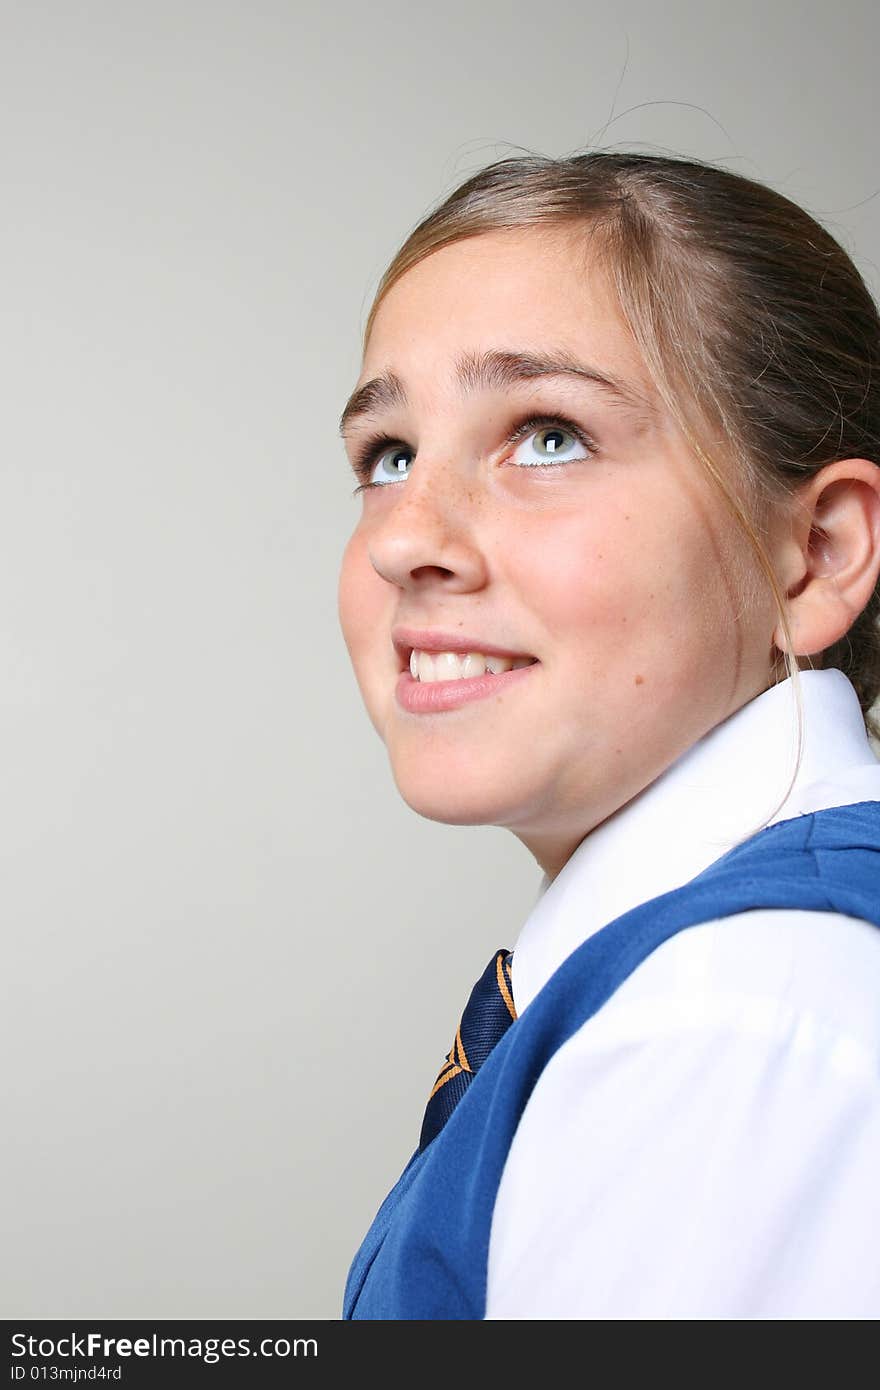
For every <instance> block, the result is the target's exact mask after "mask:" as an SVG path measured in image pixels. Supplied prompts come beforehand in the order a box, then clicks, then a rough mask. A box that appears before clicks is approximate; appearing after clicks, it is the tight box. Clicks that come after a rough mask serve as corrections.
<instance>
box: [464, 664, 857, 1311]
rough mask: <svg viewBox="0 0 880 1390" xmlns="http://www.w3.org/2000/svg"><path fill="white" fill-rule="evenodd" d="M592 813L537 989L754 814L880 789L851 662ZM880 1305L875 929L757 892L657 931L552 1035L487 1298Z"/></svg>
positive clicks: (709, 1307)
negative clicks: (569, 1029)
mask: <svg viewBox="0 0 880 1390" xmlns="http://www.w3.org/2000/svg"><path fill="white" fill-rule="evenodd" d="M800 680H801V688H802V692H803V702H804V722H805V735H804V737H805V743H804V750H803V759H802V765H801V769H800V772H799V774H798V777H797V780H796V782H795V783H794V786H793V789H792V791H791V793H790V795H789V796H788V797H787V799H786V800H785V801H784V803H783V804H782V805H781V806H778V802H779V800H780V798H782V796H783V794H784V792H785V790H786V788H787V786H788V784H789V781H790V778H791V774H792V772H793V770H794V756H795V752H796V746H795V741H796V734H797V728H796V712H795V703H794V692H793V685H792V682H791V680H790V679H787V680H784V681H782V682H781V683H780V684H778V685H776V686H774V687H773V688H772V689H770V690H768V691H765V692H763V693H762V694H761V695H758V696H756V697H755V698H754V699H753V700H751V701H749V702H748V703H747V704H746V705H744V706H743V707H742V708H741V709H739V710H737V711H736V712H735V713H734V714H732V715H731V716H730V717H729V718H728V719H726V720H725V721H723V722H722V723H721V724H719V725H718V726H717V727H716V728H714V729H712V730H711V731H710V732H709V733H708V734H707V735H706V736H705V737H704V738H702V739H700V740H699V741H698V742H697V743H696V744H695V745H694V746H693V747H691V748H690V749H688V750H687V751H686V752H685V753H684V754H683V755H682V756H681V757H680V758H679V759H677V760H676V762H675V763H674V764H673V765H672V766H671V767H669V768H668V769H667V770H666V771H665V772H664V773H663V774H662V775H661V776H660V777H659V778H657V779H656V780H655V781H654V782H653V783H652V784H651V785H650V786H649V787H647V788H646V789H645V790H644V791H643V792H641V793H640V794H639V795H638V796H637V797H635V798H634V799H633V800H631V801H629V802H627V804H626V805H625V806H623V807H621V808H620V809H619V810H618V811H617V812H615V814H614V815H613V816H611V817H610V818H609V819H607V820H606V821H604V822H603V823H602V824H601V825H599V826H597V827H596V828H595V829H594V830H593V831H592V832H591V833H590V834H589V835H588V836H587V837H586V838H585V840H584V841H583V842H582V843H581V844H580V845H579V846H578V848H577V850H576V851H575V853H574V854H573V855H572V857H571V859H570V860H569V861H568V863H567V864H566V865H565V867H564V868H563V869H562V871H561V872H560V873H559V874H558V875H557V877H556V878H555V879H554V880H553V882H552V883H548V880H547V878H546V876H545V878H544V880H543V882H542V884H541V888H540V890H539V895H538V900H537V902H536V904H535V906H534V908H533V909H532V912H531V914H530V915H529V917H528V920H527V921H526V923H525V926H524V927H523V929H522V932H521V934H520V936H519V939H518V941H517V942H516V946H515V950H514V957H513V995H514V1002H515V1004H516V1008H517V1012H518V1013H520V1014H522V1013H523V1012H524V1011H525V1010H526V1009H527V1008H528V1005H529V1001H530V1000H531V999H533V998H534V996H535V995H536V994H537V992H538V991H539V990H540V989H541V987H542V986H543V985H544V984H545V983H546V981H547V980H548V979H549V978H550V976H551V975H552V974H553V973H554V971H555V970H556V969H557V967H558V966H559V965H561V964H562V962H563V961H564V960H565V959H566V957H567V956H569V955H570V954H571V952H572V951H574V950H575V949H576V948H577V946H578V945H579V944H580V943H581V942H582V941H584V940H586V938H587V937H589V936H590V935H592V934H593V933H594V932H596V931H598V930H599V929H600V928H601V927H602V926H604V925H605V924H606V923H607V922H610V921H611V920H613V919H614V918H615V917H618V916H620V915H621V914H622V913H624V912H626V911H628V910H629V909H630V908H632V907H635V906H637V905H638V904H639V903H641V902H645V901H646V900H648V899H649V898H652V897H656V896H658V895H659V894H661V893H665V892H667V891H669V890H671V889H673V888H677V887H679V886H681V885H682V884H684V883H686V882H687V881H688V880H689V879H691V878H693V877H694V875H695V874H697V873H699V872H700V871H701V870H703V869H704V868H706V867H708V865H709V864H711V863H713V862H714V861H715V860H716V859H718V858H720V856H721V855H722V854H724V853H725V852H726V851H727V850H728V849H730V848H732V846H733V844H735V843H736V842H738V841H739V840H741V839H743V838H744V837H745V836H746V834H747V833H752V832H755V831H757V830H758V829H760V828H761V825H762V824H763V823H765V822H764V818H766V823H767V824H774V823H775V822H776V821H778V820H787V819H790V818H791V817H793V816H796V815H802V814H805V813H807V812H809V811H815V810H821V809H823V808H825V807H829V806H840V805H848V804H852V803H853V802H857V801H866V800H880V761H878V759H877V757H876V756H875V754H874V752H873V750H872V748H871V745H870V743H869V742H868V738H867V734H866V732H865V725H864V720H863V718H862V713H861V709H860V707H859V702H858V697H857V695H856V692H855V690H854V688H853V686H852V685H851V683H850V681H849V680H848V679H847V678H846V676H844V675H843V673H842V672H840V671H837V670H828V671H803V672H801V676H800ZM878 1316H880V930H878V929H877V927H875V926H874V925H873V924H870V923H867V922H864V921H862V920H860V919H858V918H853V917H847V916H843V915H840V914H837V913H831V912H806V911H802V910H796V911H794V910H782V909H769V910H756V911H750V912H744V913H738V914H737V915H736V916H731V917H727V918H724V919H722V920H720V921H713V922H706V923H703V924H700V925H698V926H695V927H690V928H688V929H687V930H685V931H682V932H679V933H677V934H676V935H675V936H673V937H672V938H671V939H670V940H668V941H666V942H664V943H663V945H662V946H660V947H658V948H657V949H656V950H655V951H654V952H653V953H652V954H651V955H650V956H648V958H647V959H646V960H645V961H643V962H642V964H641V965H640V966H639V967H638V968H637V969H636V970H635V971H634V972H633V973H632V975H630V976H629V978H628V979H627V980H626V981H624V983H623V984H622V985H621V986H620V988H619V989H618V990H617V991H616V992H615V993H614V994H613V995H612V997H611V998H610V999H609V1000H608V1001H607V1002H606V1003H605V1004H604V1005H603V1007H602V1008H601V1009H600V1010H599V1011H598V1012H597V1013H596V1014H595V1015H594V1016H593V1017H592V1018H591V1019H589V1020H588V1021H587V1022H586V1023H585V1024H584V1025H583V1027H582V1028H581V1029H580V1030H579V1031H578V1032H577V1033H575V1034H574V1036H573V1037H572V1038H570V1039H569V1041H568V1042H567V1043H565V1044H564V1045H563V1046H562V1047H561V1048H560V1049H559V1050H558V1051H557V1052H556V1054H555V1055H554V1056H553V1058H552V1059H551V1061H550V1062H549V1064H548V1066H547V1067H546V1069H545V1070H544V1072H543V1074H542V1075H541V1077H540V1079H539V1081H538V1084H537V1086H536V1088H535V1090H534V1092H533V1094H532V1096H531V1098H530V1099H529V1102H528V1104H527V1105H526V1108H525V1110H524V1112H523V1115H522V1118H521V1120H520V1124H519V1127H518V1129H517V1131H516V1134H515V1135H514V1138H513V1143H512V1145H511V1148H510V1152H509V1154H508V1158H507V1162H506V1165H505V1168H504V1171H503V1174H502V1178H501V1183H500V1186H499V1189H498V1195H497V1199H496V1203H495V1209H494V1214H493V1221H492V1230H491V1239H490V1246H489V1266H488V1291H487V1304H486V1317H487V1318H607V1319H615V1318H625V1319H661V1318H687V1319H696V1318H749V1319H751V1318H817V1319H830V1318H871V1319H873V1318H876V1317H878Z"/></svg>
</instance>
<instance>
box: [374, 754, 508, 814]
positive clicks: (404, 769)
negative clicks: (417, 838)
mask: <svg viewBox="0 0 880 1390" xmlns="http://www.w3.org/2000/svg"><path fill="white" fill-rule="evenodd" d="M391 770H392V774H393V776H394V782H395V785H396V787H397V790H398V791H399V793H400V795H401V796H402V798H403V800H404V801H405V802H406V804H407V806H409V808H410V810H412V811H415V812H416V814H417V815H420V816H424V818H425V819H426V820H434V821H441V822H442V823H443V824H444V825H504V824H507V823H508V822H509V820H510V819H511V816H515V815H516V810H517V808H518V807H519V806H520V805H521V801H522V796H523V794H524V790H525V789H524V788H516V787H513V786H511V785H510V780H509V778H507V777H504V776H501V775H500V774H499V775H497V776H494V777H493V776H492V775H491V773H490V772H488V770H487V769H480V768H475V767H471V768H470V769H469V775H464V776H462V775H457V774H456V771H455V770H454V769H453V768H452V767H450V765H449V763H448V762H446V763H444V764H441V765H440V766H437V767H433V768H431V769H428V768H426V767H425V766H424V765H420V766H418V767H416V766H414V765H413V764H412V763H407V764H406V765H405V766H400V765H399V764H398V765H395V764H394V763H393V762H392V769H391Z"/></svg>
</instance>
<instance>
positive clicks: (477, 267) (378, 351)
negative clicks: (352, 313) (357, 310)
mask: <svg viewBox="0 0 880 1390" xmlns="http://www.w3.org/2000/svg"><path fill="white" fill-rule="evenodd" d="M512 344H516V346H517V347H519V348H522V347H524V346H527V347H529V348H530V349H533V350H557V351H568V352H570V353H571V354H572V355H576V354H578V353H579V354H580V355H581V356H584V355H586V356H587V357H588V358H589V359H590V360H593V361H595V363H596V365H597V366H599V367H603V366H604V367H605V368H607V369H608V371H609V373H611V374H614V375H625V376H627V377H628V378H629V380H630V381H631V382H632V383H633V385H635V386H637V387H638V388H639V389H640V390H641V391H642V392H643V393H644V394H646V395H649V394H653V386H652V383H651V382H650V378H649V376H648V373H647V370H646V368H645V366H644V363H643V360H642V357H641V354H640V352H639V350H638V346H637V344H636V343H635V340H634V339H633V337H632V334H631V332H630V329H629V327H628V325H627V323H626V321H625V319H624V317H623V315H622V313H621V310H620V307H619V305H618V303H617V299H616V296H615V294H614V290H613V288H612V286H611V283H610V281H609V278H608V274H607V272H606V270H605V268H604V266H603V264H602V262H601V260H600V258H599V256H598V254H597V251H596V248H595V246H594V245H593V243H592V241H591V238H590V236H589V235H588V233H587V229H585V228H583V227H577V228H574V227H571V228H568V227H566V228H558V227H554V228H547V227H541V228H532V227H529V228H511V229H508V230H503V231H499V232H484V233H481V234H480V235H478V236H474V237H468V238H466V239H465V240H463V241H458V242H454V243H452V244H451V245H449V246H444V247H442V248H441V249H440V250H438V251H434V252H432V253H431V254H430V255H429V256H427V257H425V259H424V260H422V261H420V262H419V263H418V264H417V265H415V266H413V267H412V268H411V269H410V270H408V271H406V272H405V274H404V275H403V276H401V278H400V279H399V280H398V281H397V282H396V284H394V285H393V286H392V288H391V289H390V290H389V291H388V293H387V294H386V295H385V297H384V299H383V300H382V302H381V303H380V305H379V307H378V309H377V310H376V314H375V316H374V319H373V325H372V331H371V333H370V338H369V341H368V343H367V346H366V350H365V353H364V361H363V369H362V372H361V379H362V380H366V379H367V378H368V377H370V376H372V375H374V373H375V372H377V371H379V370H381V369H383V368H387V367H395V366H396V367H397V368H398V369H400V370H407V369H408V370H409V371H412V372H413V373H416V372H418V370H419V368H420V367H423V368H424V370H425V371H426V372H428V373H430V374H433V373H436V372H437V371H438V370H441V371H442V370H443V368H444V366H445V365H448V364H451V363H452V361H453V359H456V358H458V356H459V355H460V354H461V352H462V350H463V349H464V350H479V349H485V348H487V347H491V348H501V349H503V348H505V347H509V346H510V345H512Z"/></svg>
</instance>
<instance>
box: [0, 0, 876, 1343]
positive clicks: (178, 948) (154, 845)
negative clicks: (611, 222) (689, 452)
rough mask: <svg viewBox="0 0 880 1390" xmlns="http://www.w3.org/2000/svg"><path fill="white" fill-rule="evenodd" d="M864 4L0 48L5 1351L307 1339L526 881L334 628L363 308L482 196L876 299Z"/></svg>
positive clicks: (502, 5)
mask: <svg viewBox="0 0 880 1390" xmlns="http://www.w3.org/2000/svg"><path fill="white" fill-rule="evenodd" d="M878 46H880V22H878V10H877V7H876V5H875V4H874V3H873V0H866V3H865V4H863V5H862V4H858V3H852V0H850V3H843V4H837V5H834V6H831V5H828V4H802V3H798V4H795V3H779V2H778V0H777V3H773V0H771V2H770V3H769V4H767V3H762V4H759V3H742V0H741V2H740V3H739V4H737V5H736V6H734V7H731V6H729V5H728V4H724V5H720V4H713V3H707V0H679V3H674V0H673V3H667V4H665V5H662V6H658V5H656V4H654V3H651V2H650V0H641V3H624V4H622V5H621V4H599V3H590V0H577V3H571V4H563V3H558V0H550V3H549V4H543V5H539V6H534V5H526V4H516V3H514V4H513V5H511V4H510V3H508V0H490V3H485V0H484V3H481V4H479V5H475V4H473V2H472V0H468V3H462V0H444V2H443V3H442V5H441V4H437V5H431V6H427V5H417V4H416V5H413V4H412V3H409V2H408V0H391V2H390V3H389V0H383V3H381V5H380V6H379V8H378V9H373V8H372V7H370V6H361V5H356V4H354V3H350V4H347V5H345V4H338V3H336V4H334V3H331V4H327V5H323V6H315V7H311V6H308V7H306V6H304V5H299V4H296V3H291V2H290V0H275V2H274V3H270V2H269V0H249V2H248V3H247V4H245V3H240V4H232V3H216V2H213V3H207V0H206V3H198V2H197V0H174V3H168V0H159V3H157V0H150V3H149V4H148V3H146V0H142V3H139V4H132V3H124V2H122V3H120V2H117V3H103V4H102V3H88V2H86V3H73V2H72V0H67V2H65V3H62V0H57V2H56V3H51V4H46V3H40V2H39V0H29V3H21V4H14V3H9V0H5V3H3V4H2V5H0V160H2V165H0V167H2V215H0V250H2V255H0V266H2V296H0V308H2V324H3V330H2V334H0V343H2V378H0V379H2V388H3V389H2V411H0V421H2V457H0V478H2V490H0V662H2V680H0V701H2V717H0V739H2V764H0V767H2V799H0V816H2V827H0V884H2V919H3V922H2V924H3V946H4V949H3V968H2V1001H0V1002H2V1011H0V1017H2V1030H3V1036H2V1048H3V1066H2V1078H3V1079H2V1095H0V1101H2V1115H3V1117H4V1118H3V1125H2V1135H3V1138H2V1189H0V1190H2V1205H0V1249H2V1256H0V1260H2V1281H0V1314H2V1315H3V1316H5V1317H14V1316H19V1317H32V1318H48V1317H53V1316H55V1317H62V1318H73V1317H85V1316H96V1315H100V1316H103V1317H108V1318H109V1317H143V1318H162V1317H166V1318H177V1317H180V1318H183V1317H190V1316H192V1317H209V1318H224V1317H230V1318H232V1317H242V1318H259V1317H320V1318H335V1317H337V1316H338V1313H339V1308H340V1300H341V1295H342V1286H343V1282H344V1278H345V1274H346V1271H347V1267H348V1264H349V1261H350V1258H351V1256H352V1254H353V1252H354V1250H355V1248H356V1246H357V1244H358V1242H359V1240H360V1238H361V1236H362V1234H363V1232H364V1230H365V1229H366V1226H367V1225H368V1224H369V1221H370V1220H371V1218H372V1215H373V1212H374V1210H375V1208H376V1206H377V1205H378V1202H379V1201H380V1199H381V1198H382V1196H384V1193H385V1191H386V1189H387V1188H388V1187H389V1186H390V1185H391V1183H392V1182H393V1180H394V1179H395V1178H396V1176H397V1174H398V1171H399V1169H400V1167H401V1166H402V1164H403V1162H404V1161H405V1160H406V1158H407V1157H408V1156H409V1154H410V1152H411V1150H412V1148H413V1146H414V1144H415V1141H416V1138H417V1134H418V1128H419V1124H420V1119H421V1112H422V1107H423V1103H424V1100H425V1096H426V1093H427V1088H428V1087H429V1086H430V1083H431V1082H432V1081H433V1078H434V1075H435V1073H436V1070H437V1067H438V1066H439V1064H440V1062H441V1061H442V1057H443V1054H444V1053H445V1051H446V1049H447V1048H448V1046H449V1042H450V1039H451V1033H452V1029H453V1027H454V1024H455V1022H456V1019H457V1016H458V1012H459V1008H460V1006H461V1004H462V1003H463V1002H464V998H465V997H466V995H467V992H468V990H469V989H470V986H471V983H472V981H473V979H474V978H475V977H476V975H478V974H479V973H480V971H481V969H482V967H483V964H484V961H485V958H487V956H488V954H489V953H490V952H491V951H492V949H493V948H494V947H495V946H497V945H512V944H513V942H514V941H515V938H516V934H517V932H518V930H519V928H520V926H521V924H522V922H523V920H524V918H525V916H526V915H527V913H528V910H529V908H530V906H531V904H532V902H533V901H534V896H535V893H536V891H537V886H538V882H539V878H540V875H539V872H538V870H537V867H536V865H535V864H534V863H533V861H532V860H531V859H530V858H529V856H528V855H527V853H526V851H525V850H524V849H523V848H522V847H521V846H520V845H519V843H518V842H517V841H516V840H514V839H513V837H511V836H508V835H507V834H506V833H505V832H502V831H500V830H496V829H493V828H480V829H475V828H470V829H462V828H454V827H447V826H441V825H436V824H433V823H431V822H428V821H424V820H421V819H419V818H418V817H417V816H415V815H414V814H413V813H412V812H411V811H409V810H408V808H407V807H406V806H405V805H404V804H403V803H402V802H401V801H400V800H399V798H398V797H397V794H396V792H395V790H394V787H393V783H392V780H391V776H390V773H389V771H388V769H387V766H386V761H385V756H384V750H383V748H382V746H381V744H380V743H379V740H378V739H377V738H376V735H375V733H374V732H373V730H372V727H371V726H370V724H369V723H368V721H367V718H366V715H365V714H364V713H363V711H362V709H361V707H360V702H359V696H358V693H357V688H356V686H355V682H354V678H353V676H352V674H351V672H350V670H349V667H348V660H347V655H346V652H345V648H344V645H343V642H342V638H341V634H340V632H339V629H338V623H337V617H336V577H337V568H338V563H339V558H340V555H341V551H342V548H343V546H344V544H345V541H346V539H347V536H348V534H349V532H350V529H351V527H352V526H353V525H354V523H355V520H356V517H357V514H358V510H359V506H360V504H359V502H358V501H357V500H355V499H353V498H352V496H351V489H352V488H353V486H354V480H353V478H351V477H350V476H349V474H348V472H347V464H346V461H345V457H344V453H343V450H342V446H341V443H340V442H339V441H338V439H337V436H336V423H337V419H338V415H339V412H340V409H341V407H342V404H343V402H344V400H345V397H346V396H347V394H348V392H349V391H350V390H351V389H352V387H353V386H354V384H355V381H356V378H357V375H358V371H359V366H360V360H359V340H360V331H361V328H362V325H363V323H364V321H365V318H366V314H367V310H368V308H369V303H370V299H371V296H372V292H373V290H374V289H375V286H376V283H377V282H378V279H379V276H380V274H381V272H382V270H383V269H384V267H385V265H386V263H387V261H388V260H389V259H390V257H391V255H392V254H393V252H394V250H395V249H396V247H397V246H398V244H399V242H400V241H401V240H402V239H403V237H404V235H405V234H406V232H407V231H408V230H409V229H410V228H411V227H412V226H413V225H414V224H415V222H416V221H417V220H418V219H419V218H420V217H421V216H422V215H423V213H424V212H425V211H427V209H428V208H429V206H432V205H433V204H434V203H435V202H436V201H437V200H439V198H440V197H441V195H442V194H444V193H445V192H447V191H449V190H450V189H451V188H452V187H453V186H454V185H455V184H456V183H457V182H459V181H460V179H462V178H464V177H465V176H466V175H467V174H469V173H471V172H473V171H474V170H476V169H477V168H479V167H480V166H482V165H483V164H485V163H487V162H489V161H490V160H492V159H496V158H501V157H503V156H504V155H507V154H517V153H521V152H523V151H522V150H521V149H520V148H519V147H525V149H526V150H529V151H535V152H539V153H543V154H564V153H570V152H573V151H574V150H576V149H581V148H584V147H585V146H586V145H588V144H589V143H591V142H594V143H600V144H604V145H606V146H612V145H616V146H618V147H620V148H645V149H653V150H658V151H669V152H672V153H676V154H682V155H698V156H702V157H706V158H710V159H715V160H719V161H721V162H723V163H725V164H726V165H727V166H728V167H730V168H732V169H735V170H739V171H742V172H744V173H746V174H749V175H752V176H754V177H758V178H761V179H763V180H765V181H767V182H769V183H771V184H773V185H774V186H775V187H777V188H779V189H781V190H782V191H783V192H785V193H787V194H788V195H789V196H790V197H793V198H794V199H796V200H797V201H799V202H802V203H803V204H804V205H805V206H807V207H808V208H809V209H810V210H811V211H812V212H813V213H814V214H816V215H818V216H819V217H820V218H821V219H822V220H823V221H824V222H825V223H826V225H828V226H829V227H830V228H831V230H832V231H833V232H834V233H835V234H836V235H837V236H838V238H839V239H840V240H841V241H842V242H843V244H844V245H845V246H846V247H847V248H848V250H849V251H850V252H851V254H853V256H854V257H855V259H856V261H857V263H858V264H859V266H860V268H861V269H862V271H863V273H864V274H865V275H866V277H867V279H868V281H869V283H870V284H871V285H872V288H873V289H874V291H875V293H876V291H877V287H878V278H880V277H878V266H877V261H878V242H880V198H878V197H877V192H878V184H880V180H878V172H877V161H876V148H877V138H876V137H877V110H876V100H875V88H876V81H875V70H876V55H877V52H878Z"/></svg>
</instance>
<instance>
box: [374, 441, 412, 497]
mask: <svg viewBox="0 0 880 1390" xmlns="http://www.w3.org/2000/svg"><path fill="white" fill-rule="evenodd" d="M411 454H412V449H410V448H408V447H407V446H406V445H405V444H395V445H394V446H393V447H392V448H390V449H386V450H385V451H384V452H383V453H381V454H378V455H377V457H376V462H375V464H374V465H373V467H372V470H371V472H370V479H369V480H370V482H372V483H374V484H378V485H379V486H380V487H381V486H382V484H383V483H396V482H399V481H400V479H401V478H405V477H406V476H407V474H408V473H409V468H410V464H411V463H412V458H411V457H410V455H411Z"/></svg>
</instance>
